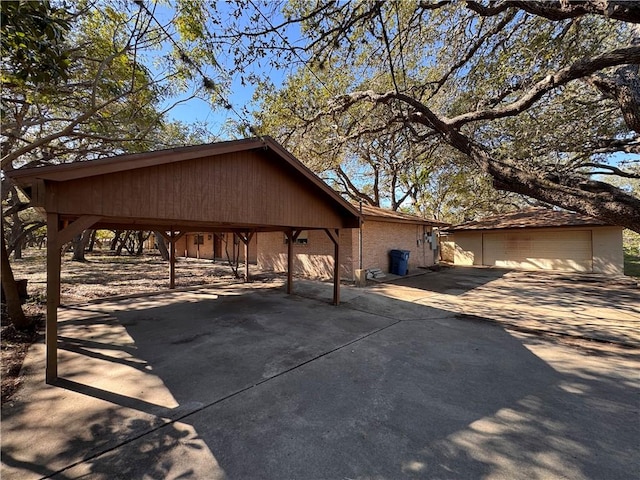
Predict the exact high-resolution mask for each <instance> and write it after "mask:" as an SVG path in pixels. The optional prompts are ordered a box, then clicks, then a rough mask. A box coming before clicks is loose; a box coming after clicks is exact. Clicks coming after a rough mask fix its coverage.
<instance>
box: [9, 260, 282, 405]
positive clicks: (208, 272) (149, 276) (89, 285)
mask: <svg viewBox="0 0 640 480" xmlns="http://www.w3.org/2000/svg"><path fill="white" fill-rule="evenodd" d="M86 259H87V261H86V262H73V261H71V254H66V255H64V256H63V259H62V271H61V282H62V285H61V292H60V293H61V303H62V304H74V303H84V302H87V301H89V300H94V299H99V298H106V297H113V296H120V295H131V294H136V293H152V292H158V291H162V290H167V289H168V288H169V264H168V262H165V261H163V260H162V259H161V257H160V256H159V255H153V254H146V255H143V256H140V257H132V256H126V255H122V256H116V255H114V254H113V253H112V252H109V251H97V252H95V253H88V254H87V255H86ZM12 266H13V272H14V276H15V278H16V279H27V280H28V284H27V291H28V294H29V299H28V300H27V303H26V304H25V305H24V311H25V314H26V315H27V316H28V317H30V318H31V319H32V321H33V328H31V329H29V330H27V331H18V330H16V329H15V328H13V326H12V325H10V324H9V323H8V322H7V320H6V319H7V316H6V314H5V312H4V311H3V312H2V325H1V329H0V340H1V353H2V355H1V362H0V377H1V379H2V403H3V404H4V403H5V402H6V401H8V400H9V399H11V397H12V395H13V394H15V392H16V391H17V390H18V388H19V387H20V384H21V381H22V379H21V377H20V369H21V367H22V362H23V359H24V357H25V355H26V353H27V350H28V349H29V346H30V345H31V344H33V343H34V342H35V341H37V340H38V339H39V338H41V337H42V335H44V318H45V313H46V302H47V298H46V289H47V269H46V250H45V249H42V250H37V249H33V250H26V251H25V252H24V253H23V259H21V260H14V261H12ZM257 279H260V280H266V281H269V276H258V277H257ZM241 281H242V279H238V278H236V277H235V276H234V274H233V272H232V270H231V268H230V267H229V266H228V264H227V263H226V262H224V263H223V262H220V261H217V262H216V263H214V262H213V261H211V260H196V259H178V262H177V265H176V288H188V287H196V286H198V285H208V284H212V283H220V282H224V283H233V282H241Z"/></svg>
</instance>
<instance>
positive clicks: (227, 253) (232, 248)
mask: <svg viewBox="0 0 640 480" xmlns="http://www.w3.org/2000/svg"><path fill="white" fill-rule="evenodd" d="M256 241H257V235H254V236H253V237H252V238H251V241H250V242H249V263H254V264H255V263H256V262H257V252H256V248H257V247H256V245H257V244H256ZM176 256H177V257H189V258H205V259H209V260H221V261H225V262H226V261H228V260H230V261H232V262H234V261H236V260H238V261H239V262H244V248H242V240H241V239H240V237H238V236H237V235H235V234H234V233H232V232H194V233H187V234H185V235H184V236H183V237H182V238H180V239H179V240H178V241H177V242H176Z"/></svg>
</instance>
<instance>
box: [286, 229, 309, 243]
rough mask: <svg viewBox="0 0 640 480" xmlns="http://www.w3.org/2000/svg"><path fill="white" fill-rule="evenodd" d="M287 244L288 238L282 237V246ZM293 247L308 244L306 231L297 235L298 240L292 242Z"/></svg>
mask: <svg viewBox="0 0 640 480" xmlns="http://www.w3.org/2000/svg"><path fill="white" fill-rule="evenodd" d="M287 243H289V238H288V237H287V235H286V234H285V235H284V244H285V245H286V244H287ZM293 244H294V245H308V244H309V232H307V231H306V230H303V231H302V232H300V235H298V238H296V240H295V242H293Z"/></svg>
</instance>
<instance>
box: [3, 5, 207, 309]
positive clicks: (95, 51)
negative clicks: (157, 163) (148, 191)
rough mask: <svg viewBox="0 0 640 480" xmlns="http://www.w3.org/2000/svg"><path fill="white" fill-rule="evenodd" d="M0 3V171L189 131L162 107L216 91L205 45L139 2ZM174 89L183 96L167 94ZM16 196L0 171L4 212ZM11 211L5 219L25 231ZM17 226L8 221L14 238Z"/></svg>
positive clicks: (147, 144)
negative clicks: (184, 38) (186, 40)
mask: <svg viewBox="0 0 640 480" xmlns="http://www.w3.org/2000/svg"><path fill="white" fill-rule="evenodd" d="M0 12H1V14H2V24H1V29H2V31H1V32H0V33H1V37H2V53H3V55H2V59H3V60H2V62H3V68H2V119H1V123H0V138H1V167H2V170H3V171H5V172H6V171H9V170H12V169H16V168H24V167H27V166H29V167H31V166H39V165H43V164H51V163H65V162H74V161H83V160H90V159H94V158H98V157H101V156H107V155H114V154H118V153H125V152H137V151H144V150H148V149H157V148H162V147H163V146H167V143H170V142H171V141H173V140H177V139H180V138H181V139H190V137H189V136H188V135H183V134H180V135H175V136H174V135H172V133H173V134H175V133H176V132H178V131H179V128H177V127H176V126H171V125H167V122H165V119H164V116H165V114H166V112H167V111H169V110H170V109H171V108H172V107H174V106H175V105H176V103H178V102H182V101H186V100H187V99H189V98H193V97H194V96H196V95H201V96H203V97H204V98H208V99H209V98H211V97H212V96H213V95H217V93H216V92H217V88H218V87H217V84H216V82H214V81H213V80H212V79H211V78H209V77H208V76H206V75H205V70H206V65H205V63H204V62H206V61H207V60H208V59H211V55H210V54H206V55H205V54H201V53H199V52H189V53H188V54H187V53H186V49H185V47H184V44H183V45H181V43H180V39H179V32H176V31H170V30H168V29H167V27H165V26H164V25H163V24H162V23H160V22H159V21H158V20H157V18H156V17H155V14H154V11H153V9H149V8H147V7H146V6H145V5H144V3H143V2H137V3H130V2H127V1H117V2H116V1H113V2H106V3H103V2H79V3H77V4H74V5H73V6H71V5H70V4H67V3H63V4H61V5H60V7H59V8H58V7H54V6H52V4H51V3H50V2H48V1H44V2H26V1H19V2H18V1H15V2H0ZM186 30H187V27H182V31H186ZM192 36H193V35H192ZM174 37H175V38H174ZM167 44H168V45H167ZM150 56H152V57H153V58H152V59H151V58H150ZM152 60H153V62H152ZM216 68H217V67H216ZM179 93H181V94H182V97H180V98H179V99H178V100H176V101H172V100H171V99H172V98H174V97H175V96H176V95H177V94H179ZM168 140H169V142H168ZM18 197H19V195H18V193H17V192H16V190H15V188H14V185H12V184H11V182H10V180H9V179H8V177H6V176H2V200H3V207H6V210H5V209H4V208H3V215H5V214H10V215H16V213H17V211H16V209H18V210H19V209H22V208H26V207H27V206H28V205H27V204H26V203H23V202H20V200H19V198H18ZM17 219H18V217H14V218H13V220H14V222H13V227H15V228H16V229H18V228H23V232H22V233H24V225H21V223H20V222H18V221H17ZM3 227H4V222H3ZM22 233H21V232H19V231H18V230H16V231H15V232H14V235H13V238H15V239H18V238H21V236H22ZM3 240H7V236H6V235H5V232H4V228H3ZM2 255H3V259H2V263H3V267H5V265H6V266H8V267H7V268H9V269H10V263H9V259H8V249H7V248H6V244H5V242H4V241H3V249H2ZM5 257H6V258H5ZM5 282H12V276H9V275H7V276H6V278H5V275H4V271H3V286H5ZM5 288H9V289H11V288H10V286H8V285H7V286H5ZM7 298H8V301H11V300H10V298H13V297H10V296H7ZM12 307H15V306H12ZM10 310H11V311H12V312H18V311H19V307H16V308H11V309H10Z"/></svg>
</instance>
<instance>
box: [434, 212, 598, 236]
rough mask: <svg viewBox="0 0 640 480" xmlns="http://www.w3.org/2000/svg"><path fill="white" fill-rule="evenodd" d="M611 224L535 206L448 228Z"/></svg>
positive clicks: (498, 228)
mask: <svg viewBox="0 0 640 480" xmlns="http://www.w3.org/2000/svg"><path fill="white" fill-rule="evenodd" d="M605 225H609V224H608V223H606V222H603V221H602V220H599V219H597V218H594V217H590V216H588V215H582V214H580V213H574V212H568V211H560V210H551V209H547V208H535V209H527V210H521V211H519V212H514V213H506V214H499V215H492V216H489V217H485V218H483V219H482V220H474V221H471V222H465V223H461V224H459V225H454V226H452V227H450V228H448V229H447V231H449V232H459V231H468V230H502V229H512V228H559V227H583V226H605Z"/></svg>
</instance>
